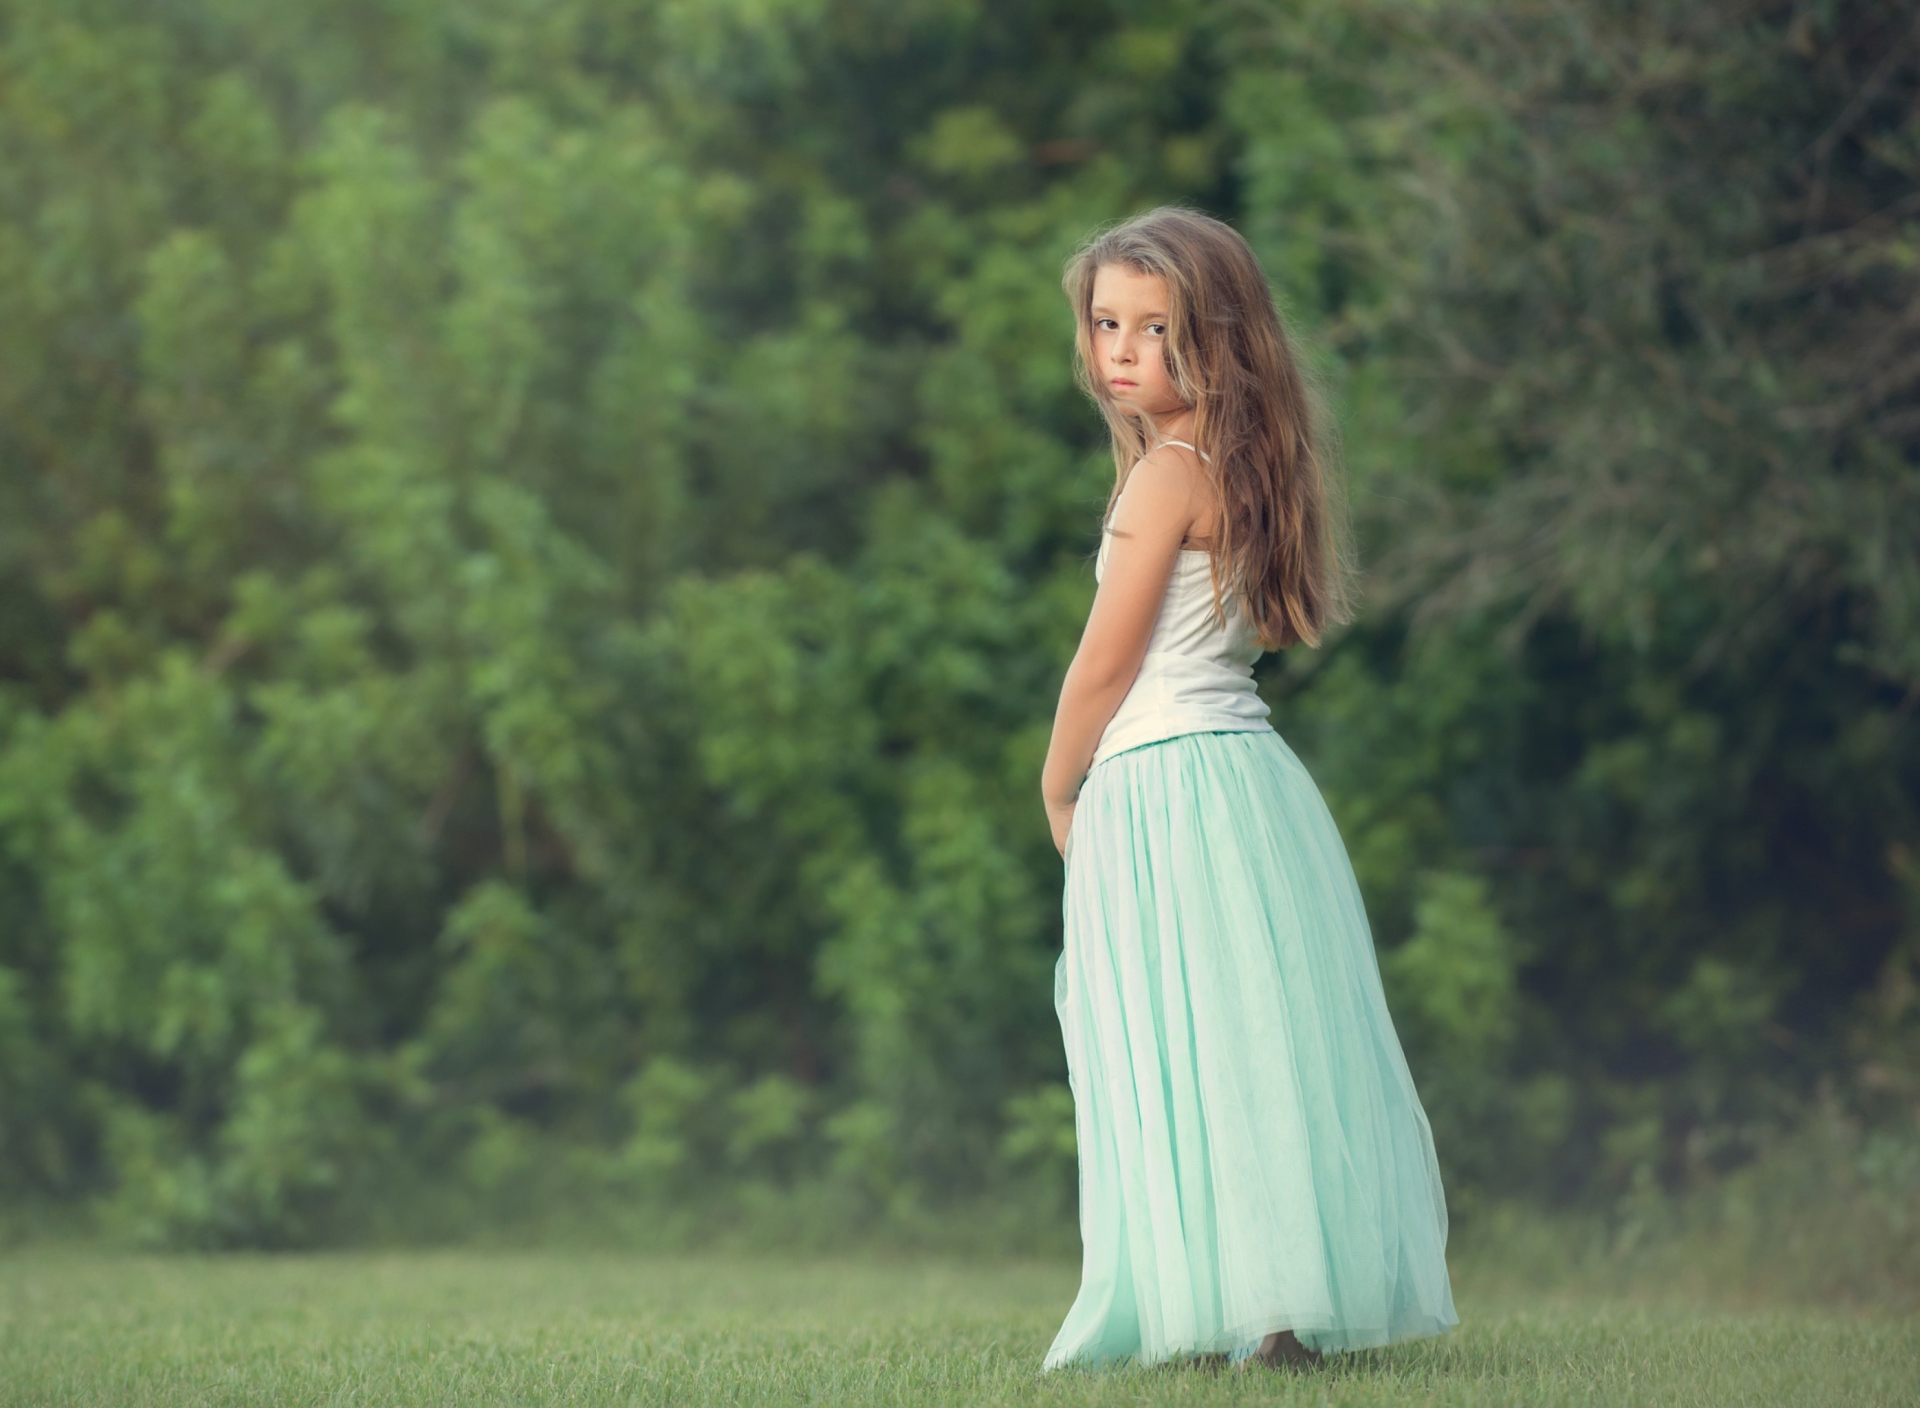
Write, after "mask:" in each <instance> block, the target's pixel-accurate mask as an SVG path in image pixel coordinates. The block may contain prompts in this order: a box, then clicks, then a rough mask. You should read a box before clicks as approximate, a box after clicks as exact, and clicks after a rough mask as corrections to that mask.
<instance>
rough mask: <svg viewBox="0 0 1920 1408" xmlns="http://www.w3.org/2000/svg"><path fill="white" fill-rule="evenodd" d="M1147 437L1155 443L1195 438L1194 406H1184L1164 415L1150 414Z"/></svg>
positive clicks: (1147, 419) (1147, 418) (1147, 420)
mask: <svg viewBox="0 0 1920 1408" xmlns="http://www.w3.org/2000/svg"><path fill="white" fill-rule="evenodd" d="M1146 422H1147V437H1148V439H1149V440H1151V441H1152V442H1153V443H1154V444H1156V445H1160V444H1164V443H1165V442H1167V441H1168V440H1186V441H1191V440H1192V439H1193V407H1191V406H1184V407H1182V408H1181V409H1180V410H1177V411H1170V412H1168V413H1167V414H1166V415H1163V416H1148V417H1146Z"/></svg>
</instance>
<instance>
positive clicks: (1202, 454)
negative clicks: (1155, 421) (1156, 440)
mask: <svg viewBox="0 0 1920 1408" xmlns="http://www.w3.org/2000/svg"><path fill="white" fill-rule="evenodd" d="M1160 445H1178V446H1179V447H1180V448H1181V449H1183V450H1192V451H1193V452H1194V453H1195V454H1196V455H1198V456H1200V458H1201V459H1203V460H1205V461H1206V462H1207V463H1208V464H1212V463H1213V456H1212V455H1209V454H1208V453H1207V452H1206V451H1205V450H1203V449H1201V448H1200V447H1199V446H1198V445H1189V444H1188V443H1187V442H1186V441H1184V440H1162V441H1161V442H1160ZM1160 445H1155V446H1154V447H1153V450H1157V449H1159V448H1160ZM1153 450H1149V451H1147V453H1148V454H1152V453H1153Z"/></svg>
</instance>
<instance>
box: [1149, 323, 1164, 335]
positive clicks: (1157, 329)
mask: <svg viewBox="0 0 1920 1408" xmlns="http://www.w3.org/2000/svg"><path fill="white" fill-rule="evenodd" d="M1147 330H1148V331H1149V332H1152V333H1155V334H1157V335H1158V336H1160V337H1165V336H1166V335H1167V325H1166V324H1165V323H1148V324H1147Z"/></svg>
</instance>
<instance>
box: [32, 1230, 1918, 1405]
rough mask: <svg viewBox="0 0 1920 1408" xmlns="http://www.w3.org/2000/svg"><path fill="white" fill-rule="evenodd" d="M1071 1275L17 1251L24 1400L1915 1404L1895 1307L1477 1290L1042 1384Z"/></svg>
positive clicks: (1907, 1329)
mask: <svg viewBox="0 0 1920 1408" xmlns="http://www.w3.org/2000/svg"><path fill="white" fill-rule="evenodd" d="M1074 1284H1075V1270H1074V1268H1073V1267H1071V1266H1063V1265H1060V1264H1057V1263H993V1264H972V1263H965V1262H957V1261H900V1262H885V1261H871V1260H869V1261H858V1262H855V1261H819V1260H807V1261H802V1260H794V1259H780V1258H768V1259H741V1258H737V1257H718V1256H715V1257H657V1256H649V1257H638V1256H635V1257H628V1256H620V1255H614V1254H610V1253H597V1254H592V1255H582V1256H566V1255H559V1254H555V1253H541V1254H528V1253H497V1252H434V1253H394V1254H380V1255H369V1254H351V1255H344V1254H343V1255H324V1256H285V1257H264V1256H231V1257H217V1258H191V1257H152V1258H138V1257H124V1256H108V1255H104V1254H81V1253H74V1252H64V1253H54V1252H44V1251H38V1252H24V1253H16V1254H13V1255H10V1256H6V1257H0V1402H4V1403H6V1404H8V1405H12V1404H116V1405H117V1404H154V1405H161V1404H164V1405H176V1404H179V1405H185V1404H195V1405H212V1404H228V1403H234V1404H239V1403H246V1404H263V1403H272V1404H276V1405H278V1404H321V1403H326V1404H336V1403H337V1404H346V1403H352V1404H355V1405H386V1404H396V1405H397V1404H472V1403H527V1404H669V1403H671V1404H687V1405H707V1404H735V1403H739V1404H748V1403H751V1404H800V1403H819V1404H850V1405H854V1404H870V1403H872V1404H878V1403H887V1404H922V1403H926V1404H933V1403H1022V1404H1027V1403H1039V1404H1049V1403H1060V1404H1081V1403H1087V1404H1093V1403H1098V1404H1151V1403H1182V1404H1206V1403H1256V1402H1259V1403H1266V1402H1272V1403H1302V1404H1305V1403H1314V1404H1369V1405H1373V1404H1381V1405H1397V1404H1436V1405H1438V1404H1463V1405H1469V1404H1470V1405H1481V1404H1489V1405H1490V1404H1514V1405H1526V1408H1550V1405H1558V1404H1582V1405H1587V1404H1622V1405H1645V1404H1687V1405H1695V1404H1698V1405H1708V1404H1728V1405H1735V1404H1737V1405H1742V1408H1747V1406H1748V1405H1763V1404H1793V1405H1797V1406H1798V1405H1814V1404H1836V1405H1841V1404H1844V1405H1848V1408H1861V1405H1873V1404H1916V1403H1920V1322H1916V1321H1915V1320H1913V1319H1906V1318H1901V1317H1898V1316H1894V1315H1891V1314H1867V1313H1860V1312H1848V1313H1833V1312H1827V1311H1822V1310H1818V1309H1802V1310H1792V1309H1784V1308H1780V1309H1767V1310H1759V1309H1750V1308H1749V1309H1734V1308H1728V1307H1725V1306H1721V1307H1718V1308H1716V1307H1713V1306H1706V1305H1699V1304H1693V1305H1688V1304H1683V1303H1672V1302H1663V1301H1659V1300H1648V1299H1636V1300H1620V1299H1607V1298H1601V1297H1580V1296H1575V1295H1571V1294H1567V1293H1559V1294H1555V1295H1552V1296H1546V1295H1534V1296H1525V1295H1518V1294H1516V1293H1514V1292H1513V1291H1511V1290H1503V1291H1494V1290H1489V1291H1487V1292H1486V1293H1485V1294H1477V1293H1476V1292H1475V1290H1474V1287H1473V1285H1472V1283H1471V1282H1470V1281H1468V1282H1463V1283H1462V1284H1461V1285H1460V1286H1459V1287H1458V1294H1459V1304H1460V1312H1461V1319H1462V1324H1461V1327H1460V1329H1459V1330H1458V1331H1456V1332H1455V1333H1454V1334H1452V1335H1450V1336H1447V1337H1445V1338H1442V1339H1439V1340H1432V1341H1425V1342H1416V1343H1412V1344H1406V1345H1399V1346H1395V1347H1393V1348H1391V1349H1388V1350H1382V1351H1374V1352H1370V1353H1366V1354H1361V1355H1354V1356H1349V1357H1347V1358H1344V1359H1341V1360H1338V1361H1335V1362H1334V1364H1333V1366H1332V1367H1330V1368H1327V1369H1323V1370H1319V1371H1314V1372H1310V1373H1305V1374H1282V1373H1275V1372H1273V1371H1260V1372H1258V1373H1256V1374H1254V1375H1251V1376H1246V1375H1237V1374H1217V1375H1216V1374H1209V1373H1207V1372H1205V1371H1201V1370H1194V1369H1191V1368H1184V1367H1172V1366H1162V1367H1160V1368H1157V1369H1146V1370H1141V1369H1129V1370H1123V1371H1109V1372H1106V1373H1086V1372H1069V1373H1064V1374H1050V1375H1046V1376H1044V1377H1043V1376H1042V1375H1041V1374H1040V1372H1039V1368H1040V1359H1041V1356H1042V1354H1043V1353H1044V1351H1045V1349H1046V1346H1047V1343H1048V1341H1049V1339H1050V1338H1051V1336H1052V1334H1053V1331H1054V1329H1055V1327H1056V1326H1057V1325H1058V1323H1059V1320H1060V1317H1061V1316H1062V1314H1063V1313H1064V1312H1065V1310H1066V1307H1067V1304H1068V1302H1069V1301H1070V1300H1071V1299H1072V1295H1073V1289H1074Z"/></svg>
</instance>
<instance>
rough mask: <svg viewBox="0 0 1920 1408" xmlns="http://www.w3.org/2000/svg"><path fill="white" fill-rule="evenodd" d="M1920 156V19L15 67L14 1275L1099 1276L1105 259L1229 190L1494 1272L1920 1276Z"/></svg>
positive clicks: (845, 41) (2, 655)
mask: <svg viewBox="0 0 1920 1408" xmlns="http://www.w3.org/2000/svg"><path fill="white" fill-rule="evenodd" d="M1916 104H1920V31H1917V30H1916V22H1915V12H1914V10H1913V7H1912V5H1911V4H1909V3H1881V2H1879V0H1831V3H1818V4H1815V3H1762V2H1761V0H1700V2H1699V3H1689V2H1688V0H1667V2H1666V3H1652V2H1651V0H1594V3H1586V4H1580V5H1564V4H1556V3H1548V0H1466V2H1465V3H1459V4H1449V5H1446V6H1433V5H1428V4H1424V3H1418V0H1342V3H1330V2H1328V0H1296V2H1295V3H1259V2H1257V0H1247V2H1246V3H1238V2H1237V0H1221V3H1180V0H1167V2H1166V3H1155V4H1145V3H1126V2H1124V0H459V3H454V0H352V3H329V4H320V3H314V2H313V0H279V3H275V4H271V5H265V4H257V3H247V0H167V3H162V4H155V3H153V0H139V3H136V2H135V0H0V1238H13V1239H20V1238H35V1237H45V1236H51V1235H78V1236H98V1237H106V1238H109V1239H113V1240H115V1241H118V1242H130V1243H135V1244H144V1245H157V1246H174V1247H223V1246H248V1247H274V1246H294V1245H315V1244H344V1243H356V1242H357V1243H365V1242H368V1241H376V1242H377V1241H396V1240H399V1241H419V1240H446V1239H458V1238H467V1237H472V1236H477V1235H482V1234H488V1235H508V1234H511V1235H526V1236H556V1237H564V1236H579V1235H591V1236H594V1237H598V1238H607V1239H626V1240H630V1241H634V1242H636V1243H651V1244H668V1243H674V1242H676V1241H679V1242H684V1241H689V1240H698V1239H704V1238H713V1237H716V1236H723V1235H740V1236H748V1237H751V1238H753V1239H755V1240H757V1241H763V1242H764V1241H768V1240H778V1241H786V1242H795V1243H814V1244H826V1243H832V1244H835V1245H839V1244H843V1243H844V1242H845V1241H846V1240H847V1239H853V1238H859V1239H865V1240H866V1241H868V1242H871V1243H874V1244H886V1245H900V1246H943V1247H976V1248H981V1249H986V1250H993V1249H996V1248H999V1249H1008V1248H1015V1249H1020V1250H1026V1251H1032V1250H1035V1249H1042V1250H1047V1249H1051V1250H1053V1251H1057V1252H1059V1253H1060V1254H1061V1255H1063V1256H1071V1255H1072V1254H1073V1253H1074V1251H1075V1250H1076V1249H1077V1246H1078V1239H1077V1228H1076V1226H1075V1223H1074V1216H1075V1212H1074V1209H1075V1170H1074V1150H1073V1126H1072V1100H1071V1096H1070V1095H1069V1093H1068V1090H1067V1087H1066V1084H1065V1067H1064V1062H1063V1057H1062V1053H1061V1042H1060V1033H1059V1029H1058V1026H1057V1023H1056V1019H1055V1015H1054V1011H1053V1006H1052V998H1053V984H1052V966H1053V962H1054V958H1055V955H1056V954H1057V952H1058V949H1059V943H1060V865H1059V860H1058V857H1057V856H1056V855H1055V853H1054V851H1053V848H1052V846H1051V844H1050V842H1049V840H1048V835H1047V829H1046V826H1045V823H1044V818H1043V815H1042V811H1041V806H1040V799H1039V771H1040V763H1041V759H1042V756H1043V754H1044V752H1045V748H1046V742H1047V735H1048V729H1049V726H1050V723H1051V717H1052V710H1053V705H1054V701H1055V698H1056V694H1057V690H1058V687H1059V681H1060V678H1061V675H1062V673H1063V671H1064V669H1065V667H1066V664H1067V661H1068V659H1069V658H1070V657H1071V654H1072V652H1073V649H1074V646H1075V643H1076V641H1077V639H1078V634H1079V630H1080V627H1081V626H1082V624H1083V623H1084V620H1085V613H1086V610H1087V607H1088V605H1089V603H1090V601H1091V598H1092V592H1093V587H1094V583H1093V576H1092V569H1091V554H1092V550H1093V548H1094V547H1095V545H1096V539H1097V526H1098V518H1099V512H1100V508H1101V506H1102V505H1103V503H1104V502H1105V497H1106V493H1107V489H1108V486H1109V485H1110V483H1111V479H1112V473H1113V469H1112V464H1111V461H1110V460H1109V459H1108V457H1107V455H1106V452H1105V449H1104V445H1103V433H1102V430H1101V426H1100V424H1099V421H1098V418H1097V416H1096V414H1095V413H1094V411H1093V410H1092V408H1091V407H1090V406H1089V405H1088V404H1087V403H1086V401H1085V400H1084V399H1083V398H1082V397H1081V396H1080V395H1079V394H1078V393H1077V392H1076V391H1075V390H1074V389H1073V387H1072V384H1071V381H1070V375H1069V353H1070V348H1071V331H1072V330H1071V323H1070V317H1069V313H1068V309H1067V307H1066V304H1065V302H1064V299H1063V297H1062V295H1061V292H1060V288H1059V274H1060V269H1061V265H1062V262H1063V261H1064V259H1065V258H1066V256H1067V255H1068V253H1069V252H1070V251H1071V250H1072V248H1073V247H1074V245H1075V244H1076V243H1077V242H1078V241H1079V240H1080V239H1081V238H1083V237H1084V236H1085V235H1086V234H1087V233H1088V232H1089V230H1090V229H1091V228H1093V227H1094V226H1095V225H1097V224H1099V223H1101V222H1103V221H1107V220H1111V219H1114V218H1118V217H1121V216H1124V215H1127V214H1130V213H1132V212H1134V211H1137V210H1139V209H1141V208H1144V207H1146V206H1149V205H1152V204H1157V203H1161V202H1179V203H1184V204H1188V205H1191V206H1194V207H1196V208H1199V209H1202V210H1205V211H1208V212H1210V213H1212V214H1215V215H1218V216H1220V217H1221V218H1223V219H1226V220H1228V221H1230V222H1232V223H1233V224H1234V225H1235V226H1236V227H1237V228H1239V229H1240V230H1241V231H1242V232H1243V233H1245V234H1246V236H1247V237H1248V239H1249V240H1250V241H1251V242H1252V243H1253V245H1254V247H1255V249H1256V250H1257V252H1258V253H1259V255H1260V256H1261V258H1262V260H1263V261H1264V263H1265V265H1266V267H1267V269H1268V271H1269V273H1270V274H1271V276H1272V278H1273V280H1274V283H1275V289H1276V293H1277V295H1278V297H1279V299H1280V301H1281V304H1282V306H1283V308H1284V310H1285V312H1286V314H1287V316H1288V317H1289V319H1290V320H1291V323H1292V325H1293V326H1294V328H1295V329H1296V330H1297V331H1298V333H1299V335H1300V338H1301V341H1302V346H1303V348H1304V350H1305V353H1306V355H1307V356H1308V357H1309V358H1310V359H1311V361H1312V362H1313V364H1314V365H1315V367H1316V368H1317V371H1318V374H1319V377H1320V380H1321V383H1322V385H1323V387H1324V390H1325V395H1326V399H1327V403H1328V405H1329V407H1330V409H1331V414H1332V417H1333V419H1334V420H1335V421H1336V422H1337V424H1338V427H1339V432H1340V435H1341V438H1342V441H1343V446H1344V456H1345V461H1346V465H1347V469H1348V476H1349V481H1350V486H1351V489H1350V492H1351V498H1352V503H1353V513H1354V518H1355V524H1356V531H1357V535H1358V541H1359V546H1360V550H1361V556H1362V559H1363V565H1364V568H1365V574H1366V575H1365V591H1366V596H1365V605H1364V609H1363V612H1362V615H1361V618H1360V620H1359V621H1358V623H1357V624H1356V625H1354V626H1353V627H1351V628H1350V629H1348V630H1346V631H1345V632H1344V633H1342V634H1341V635H1340V636H1339V637H1338V638H1337V639H1334V640H1331V641H1329V642H1328V643H1327V644H1326V646H1325V647H1324V648H1322V649H1319V650H1316V651H1306V650H1292V651H1288V652H1286V653H1285V654H1284V655H1283V656H1268V657H1266V659H1265V660H1264V661H1263V662H1262V664H1261V666H1260V671H1259V682H1260V686H1261V690H1262V693H1263V694H1264V696H1265V697H1266V698H1267V700H1268V701H1269V702H1270V703H1271V705H1272V709H1273V720H1274V722H1275V724H1276V726H1277V727H1278V728H1279V730H1280V731H1281V733H1282V734H1283V735H1284V736H1285V737H1286V738H1287V739H1288V740H1289V741H1290V742H1291V743H1292V744H1293V745H1294V746H1295V747H1296V748H1297V749H1298V750H1299V752H1300V753H1301V756H1302V757H1303V758H1304V759H1305V761H1306V762H1307V764H1308V766H1309V768H1310V769H1311V770H1312V771H1313V773H1314V775H1315V777H1316V779H1317V780H1318V782H1319V783H1320V785H1321V787H1322V788H1323V789H1324V790H1325V792H1326V794H1327V796H1328V798H1329V801H1330V803H1331V804H1332V806H1333V807H1334V810H1335V813H1336V816H1337V817H1338V820H1339V822H1340V825H1341V827H1342V830H1343V833H1344V834H1345V836H1346V838H1347V840H1348V843H1349V845H1350V847H1351V850H1352V854H1353V858H1354V862H1355V865H1356V868H1357V870H1358V872H1359V875H1360V879H1361V883H1362V885H1363V887H1364V890H1365V893H1366V898H1367V902H1368V908H1369V912H1370V914H1371V916H1372V919H1373V922H1374V926H1375V938H1376V941H1377V943H1378V946H1379V950H1380V955H1381V966H1382V969H1383V973H1384V976H1385V979H1386V982H1387V984H1388V989H1389V996H1390V999H1391V1001H1392V1003H1393V1008H1394V1012H1395V1015H1396V1020H1397V1021H1398V1022H1399V1024H1400V1028H1401V1031H1402V1035H1403V1038H1404V1040H1405V1042H1406V1045H1407V1048H1408V1053H1409V1058H1410V1061H1411V1063H1412V1067H1413V1071H1414V1074H1415V1078H1416V1081H1417V1083H1418V1085H1419V1087H1420V1090H1421V1093H1422V1096H1423V1098H1424V1100H1425V1101H1426V1105H1427V1109H1428V1111H1429V1113H1430V1115H1431V1117H1432V1121H1433V1125H1434V1129H1435V1133H1436V1137H1437V1140H1438V1144H1439V1151H1440V1157H1441V1164H1442V1168H1443V1171H1444V1173H1445V1177H1446V1181H1447V1185H1448V1191H1449V1195H1450V1198H1451V1199H1452V1211H1453V1217H1454V1227H1455V1233H1456V1237H1457V1238H1459V1239H1461V1242H1460V1245H1462V1246H1467V1247H1470V1246H1476V1245H1477V1246H1481V1247H1491V1248H1495V1249H1496V1251H1497V1252H1498V1254H1500V1255H1506V1256H1508V1257H1510V1258H1513V1259H1522V1258H1524V1257H1525V1256H1529V1255H1532V1256H1536V1257H1539V1258H1543V1259H1551V1258H1553V1257H1557V1256H1559V1255H1561V1254H1562V1252H1563V1251H1564V1249H1565V1248H1566V1247H1569V1246H1574V1245H1578V1246H1581V1247H1586V1248H1589V1249H1591V1248H1593V1247H1600V1248H1602V1249H1603V1250H1605V1251H1607V1252H1608V1253H1609V1254H1614V1253H1619V1252H1621V1250H1622V1249H1628V1248H1632V1247H1634V1246H1636V1245H1647V1246H1650V1245H1654V1244H1655V1243H1659V1242H1661V1241H1662V1239H1665V1241H1666V1242H1669V1243H1673V1244H1675V1245H1679V1244H1680V1241H1684V1239H1686V1238H1694V1239H1695V1241H1694V1242H1693V1243H1689V1245H1696V1246H1699V1247H1705V1246H1708V1245H1711V1246H1713V1247H1718V1248H1721V1249H1722V1250H1723V1251H1724V1254H1725V1256H1726V1257H1728V1258H1731V1259H1730V1260H1727V1261H1725V1262H1724V1265H1725V1266H1728V1267H1735V1266H1738V1267H1741V1268H1745V1269H1744V1270H1742V1271H1741V1272H1740V1273H1739V1274H1743V1275H1746V1274H1758V1273H1757V1272H1756V1271H1755V1270H1754V1268H1760V1270H1761V1271H1765V1270H1766V1268H1768V1267H1771V1268H1774V1272H1775V1273H1776V1274H1779V1275H1782V1276H1797V1277H1804V1276H1811V1277H1813V1278H1815V1279H1814V1282H1813V1283H1812V1288H1813V1289H1814V1290H1816V1291H1818V1290H1820V1289H1821V1288H1822V1287H1825V1288H1826V1289H1828V1290H1830V1291H1831V1292H1832V1293H1833V1294H1836V1295H1845V1294H1850V1293H1853V1292H1856V1291H1860V1290H1861V1289H1862V1288H1868V1287H1876V1286H1877V1287H1880V1288H1881V1289H1885V1288H1886V1287H1889V1286H1892V1287H1896V1288H1898V1287H1906V1288H1907V1290H1908V1291H1909V1292H1910V1291H1911V1290H1912V1288H1913V1284H1914V1277H1915V1274H1916V1273H1915V1270H1914V1268H1915V1267H1916V1266H1920V708H1917V707H1916V706H1920V468H1917V460H1920V180H1917V179H1916V178H1920V119H1917V108H1916ZM1567 1229H1574V1230H1573V1231H1568V1230H1567ZM1476 1239H1477V1240H1476ZM1675 1239H1680V1241H1676V1240H1675ZM1701 1239H1706V1240H1701ZM1529 1248H1531V1249H1532V1250H1531V1251H1529V1250H1528V1249H1529ZM1796 1248H1797V1249H1798V1250H1796ZM1499 1249H1504V1250H1499ZM1726 1249H1731V1250H1726ZM1796 1257H1798V1258H1799V1260H1798V1261H1796V1260H1795V1258H1796ZM1822 1277H1824V1278H1825V1279H1824V1280H1821V1279H1819V1278H1822Z"/></svg>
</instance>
